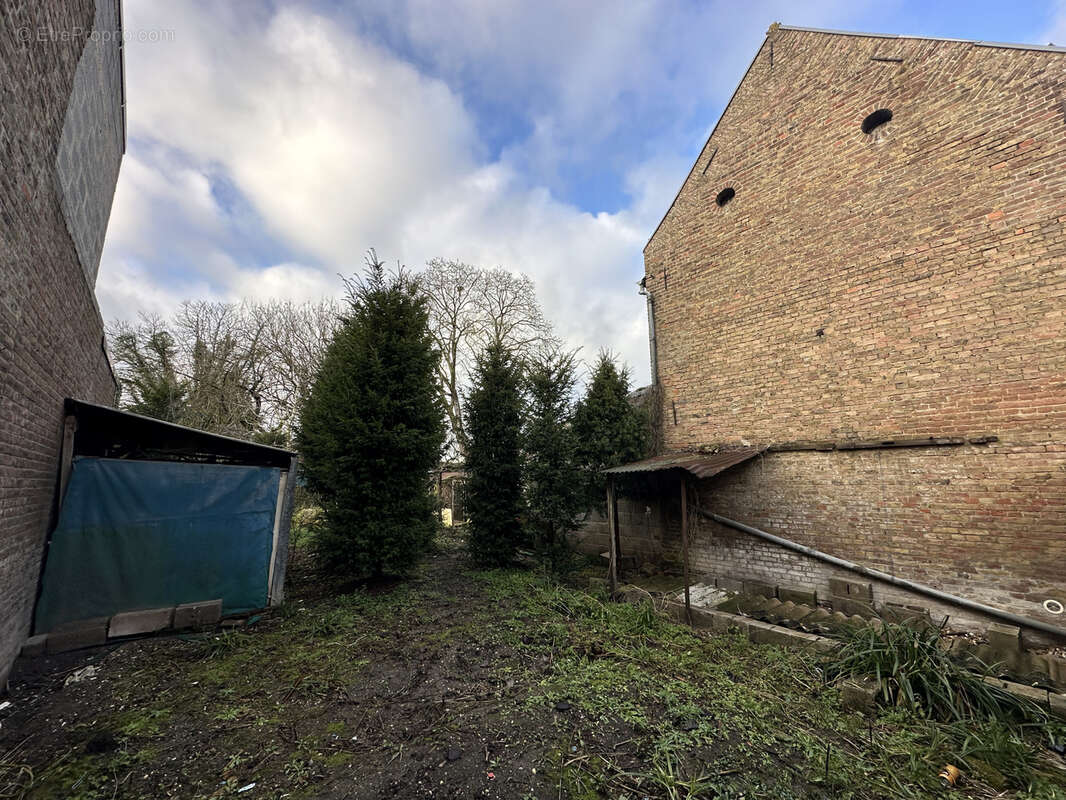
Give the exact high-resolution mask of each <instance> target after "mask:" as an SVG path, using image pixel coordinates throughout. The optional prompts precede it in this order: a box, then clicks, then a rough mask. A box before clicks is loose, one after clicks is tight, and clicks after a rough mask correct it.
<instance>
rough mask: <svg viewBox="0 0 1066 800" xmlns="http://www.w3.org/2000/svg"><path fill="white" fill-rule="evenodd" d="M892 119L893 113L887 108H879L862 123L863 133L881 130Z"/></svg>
mask: <svg viewBox="0 0 1066 800" xmlns="http://www.w3.org/2000/svg"><path fill="white" fill-rule="evenodd" d="M890 119H892V111H891V110H890V109H887V108H879V109H877V111H875V112H874V113H872V114H871V115H870V116H868V117H867V118H866V119H864V120H863V121H862V132H863V133H870V132H872V131H873V129H874V128H879V127H881V126H882V125H884V124H885V123H886V122H888V121H889V120H890Z"/></svg>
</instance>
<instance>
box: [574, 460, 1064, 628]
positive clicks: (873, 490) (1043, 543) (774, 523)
mask: <svg viewBox="0 0 1066 800" xmlns="http://www.w3.org/2000/svg"><path fill="white" fill-rule="evenodd" d="M1063 476H1066V453H1061V452H1057V451H1055V450H1045V449H1043V448H1039V447H1035V446H1027V447H1019V446H1011V445H981V446H976V445H963V446H945V447H920V448H899V449H881V450H861V451H859V450H857V451H831V452H816V451H803V452H782V453H767V454H765V455H763V456H760V457H758V458H757V459H755V460H753V461H752V462H750V463H748V464H746V465H742V466H740V467H737V468H734V469H732V470H730V471H728V472H726V473H723V474H722V475H719V476H717V477H715V478H713V479H710V480H707V481H703V482H701V483H700V484H699V485H698V487H697V497H698V502H699V503H700V505H701V506H702V507H703V508H705V509H707V510H709V511H713V512H714V513H717V514H719V515H721V516H723V517H726V518H728V519H733V520H736V521H738V522H743V523H745V524H748V525H751V526H753V527H756V528H760V529H762V530H765V531H767V532H769V533H773V534H776V535H777V536H781V537H783V538H785V539H789V540H791V541H794V542H796V543H798V544H802V545H806V546H808V547H812V548H814V549H816V550H820V551H822V552H825V553H828V554H829V555H833V556H837V557H839V558H843V559H846V560H848V561H853V562H855V563H857V564H860V565H862V566H866V567H871V568H874V569H878V570H881V571H883V572H886V573H888V574H891V575H895V576H897V577H900V578H905V579H908V580H911V581H914V582H916V583H920V584H924V585H927V586H930V587H932V588H934V589H939V590H941V591H945V592H948V593H951V594H955V595H958V596H960V597H964V598H966V599H969V600H974V601H977V602H980V603H984V604H986V605H990V606H993V607H996V608H1000V609H1003V610H1006V611H1010V612H1013V613H1016V614H1020V615H1022V616H1025V617H1029V618H1032V619H1038V620H1042V621H1044V622H1047V623H1049V624H1052V625H1057V626H1059V627H1064V628H1066V615H1054V614H1051V613H1048V612H1047V611H1045V609H1044V606H1043V603H1044V600H1045V599H1054V600H1059V601H1061V602H1064V603H1066V573H1063V571H1062V564H1064V563H1066V514H1063V513H1061V510H1059V506H1058V503H1059V501H1060V500H1061V499H1062V498H1063V496H1066V489H1064V487H1063V486H1062V484H1063V482H1064V477H1063ZM619 523H620V530H621V535H622V553H623V554H625V555H631V556H636V558H637V560H638V561H644V560H654V561H657V562H660V563H662V564H664V565H666V566H667V568H670V567H676V565H677V564H679V563H680V558H681V510H680V499H679V495H678V494H677V493H674V492H672V491H669V488H668V487H667V486H666V485H665V484H664V491H663V492H662V493H661V494H660V495H659V497H658V498H651V499H648V498H644V499H641V500H639V501H637V500H633V499H626V498H623V499H621V500H620V502H619ZM606 532H607V525H606V521H605V520H604V519H603V518H602V517H601V516H599V515H594V516H593V517H592V518H591V520H590V521H589V523H587V524H586V525H585V527H584V528H583V530H582V531H581V532H580V534H579V535H578V537H577V538H578V540H579V541H580V542H582V546H583V547H584V548H585V549H587V550H589V551H590V552H595V551H597V548H599V550H598V551H599V552H602V551H604V550H606V549H607V533H606ZM689 563H690V569H691V572H692V575H693V576H694V579H696V578H699V579H702V580H704V581H706V580H713V581H717V582H719V584H720V585H723V586H725V587H727V588H739V586H740V583H741V582H742V581H763V582H765V583H767V584H769V585H771V586H790V587H795V588H798V589H807V590H813V591H816V592H817V593H818V596H819V599H820V600H823V601H829V600H830V598H831V596H832V591H831V588H830V581H831V580H832V579H842V580H858V581H862V582H870V583H872V585H873V596H872V598H871V601H872V602H873V603H874V604H875V605H880V604H884V603H893V604H899V605H912V606H920V607H922V608H927V609H928V610H929V611H930V613H931V614H932V615H933V616H934V618H943V617H944V616H950V617H951V624H952V626H953V627H956V628H961V629H977V628H983V627H986V626H987V625H988V623H989V622H990V621H992V618H990V617H988V616H986V615H982V614H980V613H978V612H973V611H969V610H967V609H963V608H960V607H957V606H954V605H951V604H949V603H942V602H938V601H936V600H934V599H932V598H930V597H928V596H926V595H924V594H918V593H914V592H910V591H907V590H905V589H902V588H900V587H898V586H895V585H893V584H890V583H886V582H884V581H877V580H871V579H868V578H865V577H856V575H855V573H853V572H851V571H849V570H846V569H844V568H841V567H837V566H834V565H832V564H828V563H826V562H824V561H821V560H819V559H816V558H813V557H811V556H807V555H804V554H801V553H797V552H794V551H792V550H789V549H787V548H784V547H781V546H779V545H776V544H774V543H772V542H768V541H766V540H764V539H761V538H759V537H756V536H752V535H750V534H746V533H743V532H740V531H737V530H734V529H732V528H728V527H725V526H723V525H720V524H718V523H715V522H712V521H710V520H708V519H705V518H701V517H699V516H698V515H693V517H692V535H691V541H690V561H689ZM1031 638H1032V639H1033V640H1034V641H1037V640H1038V637H1035V636H1032V637H1031Z"/></svg>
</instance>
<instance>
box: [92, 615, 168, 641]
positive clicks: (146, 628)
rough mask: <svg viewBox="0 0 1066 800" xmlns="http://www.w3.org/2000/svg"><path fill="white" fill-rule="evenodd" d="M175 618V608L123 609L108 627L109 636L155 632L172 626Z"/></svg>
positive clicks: (112, 637)
mask: <svg viewBox="0 0 1066 800" xmlns="http://www.w3.org/2000/svg"><path fill="white" fill-rule="evenodd" d="M173 619H174V609H173V608H147V609H144V610H142V611H123V612H122V613H121V614H115V616H113V617H112V618H111V625H110V626H109V627H108V629H107V635H108V637H109V638H111V639H114V638H116V637H118V636H134V635H136V634H138V633H155V632H156V631H161V630H164V629H166V628H169V627H170V623H171V622H172V621H173Z"/></svg>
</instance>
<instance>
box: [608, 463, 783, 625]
mask: <svg viewBox="0 0 1066 800" xmlns="http://www.w3.org/2000/svg"><path fill="white" fill-rule="evenodd" d="M762 452H763V448H759V447H743V448H736V449H730V450H724V449H723V450H719V451H716V452H713V453H684V452H683V453H664V454H663V455H658V456H652V457H651V458H645V459H642V460H640V461H633V462H631V463H629V464H622V465H620V466H617V467H611V468H609V469H605V470H604V471H603V472H604V474H605V475H606V476H607V529H608V537H607V538H608V541H609V547H608V557H607V573H608V583H609V586H610V591H611V594H612V595H613V594H614V592H615V589H616V588H617V586H618V578H619V577H620V575H619V558H620V556H621V537H620V535H619V532H618V493H617V487H616V484H615V481H616V478H617V477H618V476H619V475H639V474H648V473H653V472H658V473H673V474H676V475H677V480H678V486H679V491H680V493H681V558H682V569H683V575H684V581H685V612H686V614H688V615H689V616H691V608H690V603H689V575H688V572H689V570H688V544H689V516H690V514H689V498H690V497H691V496H692V495H693V489H694V487H693V486H692V485H691V483H692V481H693V480H696V481H699V480H704V479H706V478H713V477H714V476H715V475H718V474H719V473H721V472H725V471H726V470H727V469H730V468H732V467H735V466H737V465H738V464H743V463H744V462H746V461H749V460H750V459H752V458H754V457H755V456H757V455H759V454H760V453H762Z"/></svg>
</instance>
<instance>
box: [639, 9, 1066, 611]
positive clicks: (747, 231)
mask: <svg viewBox="0 0 1066 800" xmlns="http://www.w3.org/2000/svg"><path fill="white" fill-rule="evenodd" d="M1064 223H1066V48H1055V47H1050V46H1049V47H1036V46H1032V47H1030V46H1016V45H1000V44H990V43H985V42H971V41H960V40H943V39H928V38H915V37H898V36H881V35H873V34H850V33H839V32H829V31H815V30H808V29H801V28H788V27H784V26H777V25H775V26H772V27H771V29H770V31H769V32H768V34H767V37H766V39H765V41H764V42H763V44H762V46H761V47H760V48H759V50H758V52H757V53H756V55H755V58H754V60H753V62H752V64H751V66H750V67H749V69H748V71H747V74H746V75H745V76H744V78H743V80H742V82H741V84H740V86H739V87H738V88H737V90H736V93H735V94H734V95H733V97H732V99H731V101H730V102H729V104H728V106H727V107H726V109H725V111H724V112H723V114H722V116H721V119H720V120H719V121H718V124H717V125H716V127H715V128H714V130H713V132H712V133H711V136H710V138H709V139H708V141H707V143H706V145H705V147H704V148H703V151H702V152H701V153H700V156H699V158H698V159H697V161H696V163H695V164H694V165H693V167H692V169H691V171H690V173H689V175H688V177H687V178H686V179H685V181H684V184H683V185H682V187H681V189H680V191H679V192H678V194H677V197H676V198H675V200H674V202H673V204H672V205H671V207H670V208H669V210H668V211H667V213H666V215H665V217H664V218H663V220H662V222H661V223H660V225H659V227H658V229H657V230H656V231H655V233H654V235H653V236H652V238H651V240H650V241H649V242H648V244H647V246H646V249H645V265H646V271H645V280H644V285H645V287H646V291H647V293H648V295H649V296H650V302H649V309H651V310H652V313H653V330H654V334H653V337H652V344H653V356H652V362H653V373H654V374H656V375H657V379H658V385H659V388H660V390H661V393H660V398H661V404H660V405H661V424H662V438H663V442H664V449H665V450H667V451H671V452H673V451H690V450H698V449H713V448H721V449H729V448H734V447H739V446H751V447H756V448H760V449H761V450H762V451H763V452H762V454H761V455H759V456H757V457H756V458H753V459H751V460H749V461H747V462H745V463H744V464H743V465H741V466H737V467H734V468H732V469H730V470H728V471H727V472H724V473H723V474H721V475H719V476H717V477H715V478H712V479H710V480H705V481H701V482H700V483H699V485H698V492H699V498H700V504H701V505H702V506H703V507H705V508H707V509H710V510H711V511H714V512H716V513H718V514H720V515H721V516H723V517H727V518H730V519H734V520H738V521H741V522H744V523H747V524H749V525H752V526H755V527H758V528H761V529H763V530H766V531H769V532H771V533H774V534H777V535H779V536H782V537H785V538H787V539H790V540H792V541H794V542H797V543H799V544H803V545H807V546H809V547H813V548H816V549H818V550H820V551H823V552H826V553H829V554H831V555H834V556H838V557H841V558H845V559H848V560H851V561H854V562H857V563H859V564H862V565H865V566H868V567H873V568H875V569H879V570H882V571H884V572H888V573H891V574H893V575H896V576H899V577H903V578H907V579H910V580H913V581H917V582H921V583H923V584H926V585H929V586H932V587H935V588H938V589H941V590H944V591H948V592H951V593H954V594H956V595H960V596H962V597H965V598H968V599H972V600H976V601H979V602H982V603H986V604H989V605H993V606H996V607H999V608H1001V609H1005V610H1008V611H1011V612H1014V613H1017V614H1021V615H1024V616H1026V617H1030V618H1033V619H1037V620H1041V621H1044V622H1047V623H1052V624H1056V625H1058V626H1061V627H1066V615H1061V616H1060V615H1058V614H1056V613H1053V612H1056V611H1059V610H1061V609H1062V606H1063V605H1066V336H1064V313H1066V225H1064ZM923 443H924V446H920V445H922V444H923ZM889 444H890V445H891V446H889ZM661 497H662V498H663V499H662V501H661V502H659V503H655V502H646V501H645V500H640V501H629V502H628V503H623V504H622V508H621V521H622V539H623V551H625V550H626V549H627V548H628V549H629V552H633V551H634V550H637V551H643V552H645V553H654V554H659V555H663V554H674V553H676V551H677V546H678V533H677V531H678V525H679V516H680V508H679V501H678V499H677V497H676V495H675V496H671V495H661ZM691 563H692V566H693V569H694V570H695V571H696V572H697V573H701V574H703V575H706V576H711V577H717V578H719V579H720V580H723V581H727V582H728V581H732V580H737V579H752V580H756V579H757V580H764V581H768V582H771V583H776V584H782V583H788V584H795V585H798V586H805V587H810V588H815V589H817V590H818V591H819V592H820V594H822V595H823V596H824V595H826V594H828V588H829V587H828V580H829V578H830V577H839V575H838V572H839V571H838V570H836V569H835V568H833V567H830V566H829V565H827V564H825V563H823V562H820V561H817V560H814V559H810V558H807V557H805V556H802V555H800V554H798V553H795V552H792V551H789V550H785V549H783V548H781V547H778V546H776V545H773V544H770V543H768V542H766V541H764V540H760V539H758V538H755V537H752V536H749V535H747V534H744V533H740V532H738V531H736V530H733V529H730V528H726V527H723V526H721V525H719V524H717V523H713V522H708V521H707V520H703V521H702V522H700V523H699V525H698V528H697V530H696V531H695V532H694V535H693V544H692V555H691ZM874 592H875V600H878V601H885V600H889V601H892V600H894V601H902V602H907V601H909V600H913V598H910V597H908V596H907V595H906V593H902V592H900V591H898V590H897V589H895V588H894V587H892V586H889V585H888V584H885V585H877V584H876V583H875V586H874ZM1045 601H1051V602H1048V603H1047V604H1046V605H1045ZM922 605H926V606H932V607H933V608H934V609H937V610H940V611H943V612H945V613H951V614H952V619H953V620H956V621H958V620H963V621H965V620H966V618H967V616H968V615H967V614H966V613H965V612H961V613H960V612H959V610H958V609H955V608H951V607H948V606H944V607H942V608H941V607H938V606H937V605H936V604H935V603H930V602H928V601H927V600H925V599H923V600H922Z"/></svg>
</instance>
